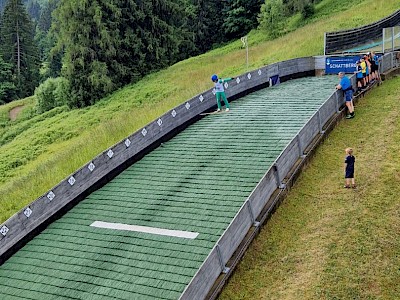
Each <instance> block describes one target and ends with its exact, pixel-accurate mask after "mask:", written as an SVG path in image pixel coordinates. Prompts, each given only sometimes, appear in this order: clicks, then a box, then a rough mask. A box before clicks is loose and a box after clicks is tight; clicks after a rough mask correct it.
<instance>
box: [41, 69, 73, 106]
mask: <svg viewBox="0 0 400 300" xmlns="http://www.w3.org/2000/svg"><path fill="white" fill-rule="evenodd" d="M69 91H70V87H69V82H68V80H67V79H66V78H64V77H57V78H48V79H47V80H46V81H44V82H43V83H42V84H41V85H40V86H39V87H37V88H36V90H35V96H36V97H37V110H38V112H39V113H43V112H45V111H48V110H50V109H53V108H55V107H58V106H63V105H66V104H67V103H68V101H69V95H70V92H69Z"/></svg>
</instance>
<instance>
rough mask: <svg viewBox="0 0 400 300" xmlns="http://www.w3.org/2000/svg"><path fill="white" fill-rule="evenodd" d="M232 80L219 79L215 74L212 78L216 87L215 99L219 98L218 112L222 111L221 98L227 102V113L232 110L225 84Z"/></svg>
mask: <svg viewBox="0 0 400 300" xmlns="http://www.w3.org/2000/svg"><path fill="white" fill-rule="evenodd" d="M232 79H233V78H225V79H222V78H218V76H217V75H215V74H214V75H213V76H211V80H212V82H214V85H215V97H216V98H217V106H218V109H217V112H220V111H221V98H222V100H224V102H225V106H226V109H225V111H229V109H230V106H229V102H228V99H227V98H226V95H225V89H224V83H225V82H228V81H231V80H232Z"/></svg>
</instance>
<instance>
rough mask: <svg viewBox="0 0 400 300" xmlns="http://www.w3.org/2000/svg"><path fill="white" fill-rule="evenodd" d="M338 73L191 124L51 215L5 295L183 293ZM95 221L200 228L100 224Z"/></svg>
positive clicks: (266, 93)
mask: <svg viewBox="0 0 400 300" xmlns="http://www.w3.org/2000/svg"><path fill="white" fill-rule="evenodd" d="M337 81H338V79H337V77H335V76H331V77H330V76H326V77H318V78H303V79H297V80H292V81H289V82H286V83H283V84H281V85H278V86H275V87H272V88H266V89H263V90H260V91H258V92H255V93H253V94H250V95H248V96H246V97H243V98H241V99H239V100H236V101H234V102H233V103H231V112H229V113H221V114H214V115H209V116H206V117H204V118H203V119H201V120H200V121H198V122H197V123H195V124H193V125H192V126H190V127H188V128H187V129H186V130H184V131H183V132H181V133H180V134H178V135H177V136H176V137H174V138H173V139H171V140H170V141H168V142H166V143H165V144H163V145H162V146H160V147H159V148H157V149H156V150H154V151H153V152H151V153H150V154H148V155H146V156H145V157H144V158H143V159H142V160H140V161H138V162H137V163H135V164H134V165H132V166H131V167H129V168H128V169H127V170H125V171H124V172H122V173H121V174H120V175H119V176H117V177H116V178H115V179H113V180H112V181H111V182H109V183H108V184H107V185H105V186H104V187H103V188H101V189H99V190H97V191H96V192H94V193H92V194H91V195H90V196H88V197H87V198H86V199H84V200H83V201H82V202H80V203H79V204H78V205H76V206H75V207H74V208H73V209H71V210H70V211H69V212H68V213H67V214H66V215H65V216H63V217H62V218H61V219H59V220H57V221H55V222H54V223H52V224H51V225H50V226H48V228H47V229H45V230H44V231H43V232H42V233H41V234H39V235H38V236H37V237H35V238H34V239H33V240H32V241H30V242H29V243H28V244H27V245H26V246H25V247H23V248H22V249H21V250H20V251H18V252H17V253H16V254H14V255H13V256H12V257H11V258H10V259H9V260H7V261H6V262H5V263H4V264H3V265H2V266H1V267H0V282H1V297H0V298H1V299H3V300H5V299H37V300H45V299H57V300H58V299H85V300H91V299H93V300H94V299H96V300H101V299H127V300H132V299H140V300H145V299H178V298H179V296H180V295H181V293H182V292H183V290H184V289H185V287H186V286H187V285H188V284H189V282H190V280H191V279H192V277H193V276H194V275H195V273H196V271H197V270H198V269H199V267H200V266H201V264H202V263H203V261H204V260H205V259H206V258H207V256H208V254H209V253H210V251H211V250H212V248H213V247H214V245H215V243H216V242H217V240H218V239H219V237H220V236H221V235H222V233H223V232H224V231H225V229H226V228H227V226H228V225H229V223H230V222H231V220H232V219H233V218H234V216H235V215H236V213H237V212H238V210H239V209H240V207H241V206H242V205H243V203H244V202H245V200H246V198H247V197H248V196H249V195H250V193H251V192H252V190H253V189H254V188H255V186H256V185H257V183H258V181H259V180H260V179H261V178H262V176H263V175H264V174H265V172H266V171H267V170H268V169H269V168H270V166H271V165H272V164H273V162H274V161H275V159H276V158H277V157H278V155H279V154H280V153H281V151H282V150H283V149H284V147H285V146H286V145H287V144H288V143H289V142H290V141H291V140H292V139H293V138H294V137H295V136H296V133H297V132H298V131H299V130H300V129H301V128H302V127H303V126H304V124H305V123H306V122H307V121H308V120H309V119H310V117H311V116H312V115H313V114H314V113H315V111H316V110H317V109H318V107H319V106H320V105H321V104H322V103H323V102H324V101H325V100H326V99H327V98H328V97H329V96H330V95H331V94H332V93H333V91H334V85H335V84H336V83H337ZM95 221H101V222H109V223H118V224H127V225H137V226H145V227H150V228H158V229H167V230H170V231H171V232H175V231H184V232H191V233H198V236H197V237H196V238H194V239H189V238H182V237H177V236H166V235H158V234H153V233H145V232H136V231H124V230H116V229H104V228H98V227H92V226H90V225H91V224H92V223H93V222H95Z"/></svg>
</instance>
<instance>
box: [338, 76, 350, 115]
mask: <svg viewBox="0 0 400 300" xmlns="http://www.w3.org/2000/svg"><path fill="white" fill-rule="evenodd" d="M338 76H339V78H340V83H339V84H338V85H337V86H336V89H337V90H342V91H343V93H344V98H345V100H346V106H347V109H348V111H349V113H348V114H347V116H346V119H351V118H354V105H353V87H352V85H351V82H350V79H349V78H348V77H347V76H345V74H344V72H339V74H338Z"/></svg>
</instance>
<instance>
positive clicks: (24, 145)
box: [0, 0, 399, 222]
mask: <svg viewBox="0 0 400 300" xmlns="http://www.w3.org/2000/svg"><path fill="white" fill-rule="evenodd" d="M398 8H399V5H398V1H397V0H384V1H383V0H380V1H376V0H375V1H373V0H364V1H359V0H352V1H348V3H347V6H343V5H342V4H341V1H338V0H323V1H322V2H321V3H320V4H319V5H318V6H317V10H316V15H315V20H314V21H312V22H310V24H308V25H305V26H304V27H302V28H300V29H298V30H296V31H294V32H291V33H289V34H287V35H285V36H283V37H281V38H279V39H276V40H273V41H266V35H265V33H263V32H262V31H254V32H252V33H251V34H249V44H250V66H249V68H251V69H254V68H256V67H259V66H262V65H266V64H269V63H272V62H276V61H280V60H284V59H289V58H294V57H301V56H309V55H317V54H322V52H323V34H324V32H325V31H332V30H337V29H345V28H352V27H355V26H361V25H364V24H369V23H371V22H373V21H376V20H378V19H381V18H383V17H385V16H387V15H388V14H391V13H393V12H394V11H395V10H396V9H398ZM338 11H340V13H337V12H338ZM365 11H373V12H374V13H373V14H370V13H365ZM293 24H298V22H297V21H296V18H293V20H292V21H291V26H294V25H293ZM289 29H290V28H289ZM245 69H246V66H245V50H244V49H243V48H242V46H241V42H240V41H236V42H233V43H231V44H229V45H226V46H225V47H221V48H219V49H216V50H214V51H210V52H209V53H206V54H204V55H200V56H198V57H194V58H191V59H188V60H185V61H183V62H180V63H177V64H175V65H174V66H172V67H170V68H168V69H166V70H163V71H160V72H157V73H154V74H151V75H149V76H146V77H145V78H143V80H141V81H140V82H138V83H136V84H133V85H130V86H127V87H125V88H123V89H121V90H119V91H117V92H115V93H114V94H112V95H110V96H108V97H106V98H105V99H103V100H101V101H99V102H98V103H97V104H96V105H94V106H92V107H89V108H85V109H80V110H68V109H67V108H65V107H62V108H56V109H54V110H52V111H49V112H47V113H44V114H42V115H36V114H35V112H34V105H35V99H34V97H32V98H29V99H25V100H22V101H16V102H14V103H12V104H9V105H6V106H2V107H0V151H1V156H0V203H1V206H0V222H3V221H4V220H6V219H7V218H9V217H10V216H11V215H12V214H13V213H15V212H16V211H17V210H19V209H21V208H22V207H24V206H25V205H27V204H28V203H30V202H31V201H32V200H34V199H35V198H37V197H39V196H40V195H42V194H43V193H45V192H46V191H48V190H49V189H50V188H51V187H53V186H54V185H56V184H57V183H58V182H60V181H61V180H62V179H63V178H66V177H67V176H68V175H69V174H71V173H72V172H74V171H75V170H77V169H78V168H79V167H81V166H82V165H84V164H85V163H87V162H88V161H89V160H90V159H92V158H93V157H94V156H96V155H98V154H99V153H101V152H102V151H104V150H106V149H107V148H108V147H110V146H111V145H113V144H115V143H116V142H118V141H120V140H122V139H123V138H125V137H126V136H128V135H129V134H131V133H132V132H134V131H136V130H137V129H139V128H141V127H142V126H144V125H145V124H146V123H148V122H150V121H152V120H154V119H156V117H157V116H159V115H161V114H162V113H164V112H165V111H167V110H169V109H171V108H172V107H174V106H176V105H177V104H179V103H181V102H183V101H184V100H186V99H188V98H191V97H192V96H194V95H196V94H198V93H200V92H202V91H204V90H206V89H208V88H210V87H211V82H210V80H209V78H210V75H211V74H213V73H217V74H219V75H222V76H228V75H237V74H240V73H243V72H245ZM17 105H26V108H25V109H24V110H23V111H22V113H21V114H20V116H19V117H18V118H17V120H16V121H14V122H11V121H10V120H9V119H8V112H9V111H10V109H11V108H12V107H15V106H17Z"/></svg>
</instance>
